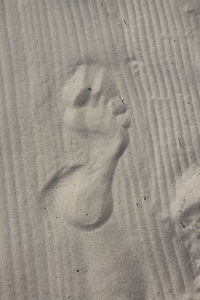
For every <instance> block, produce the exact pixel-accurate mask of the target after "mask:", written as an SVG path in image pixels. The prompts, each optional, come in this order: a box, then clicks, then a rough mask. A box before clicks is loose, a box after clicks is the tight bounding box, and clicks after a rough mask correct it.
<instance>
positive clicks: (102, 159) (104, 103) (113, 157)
mask: <svg viewBox="0 0 200 300" xmlns="http://www.w3.org/2000/svg"><path fill="white" fill-rule="evenodd" d="M62 98H63V100H64V101H66V106H67V107H66V109H65V111H64V113H63V137H64V140H65V141H68V140H69V137H70V139H71V140H72V142H73V143H76V142H77V140H78V142H79V143H80V147H81V146H82V145H85V149H87V157H88V159H87V161H86V163H85V164H84V165H81V166H78V167H75V168H73V167H72V169H71V171H69V172H63V171H61V174H59V172H58V173H57V174H56V177H55V178H54V179H53V180H51V181H50V182H49V184H47V185H46V187H45V191H43V193H42V195H43V196H42V197H43V198H45V199H46V200H45V202H46V203H48V202H49V203H51V204H50V205H49V208H48V209H47V210H46V211H47V216H48V217H49V216H50V217H51V218H54V219H56V220H57V222H60V224H64V223H67V224H70V225H74V226H77V227H79V228H83V229H86V230H91V229H95V228H97V227H99V226H101V225H102V224H104V223H105V222H106V221H107V220H108V219H109V217H110V215H111V213H112V208H113V200H112V191H111V185H112V180H113V176H114V172H115V168H116V166H117V162H118V160H119V158H120V156H121V155H122V154H123V152H124V150H125V149H126V147H127V145H128V143H129V135H128V130H127V129H128V127H129V125H130V117H129V116H128V113H127V105H126V103H125V101H124V100H123V99H122V98H121V97H120V95H119V92H118V90H117V88H116V85H115V83H114V81H113V78H112V75H111V74H110V73H109V69H108V68H104V67H102V66H97V65H80V66H78V67H77V68H76V70H75V72H74V74H73V76H72V77H71V79H70V80H69V81H68V82H67V84H66V85H65V86H64V88H63V90H62ZM66 145H67V143H66ZM52 182H53V184H52ZM48 198H50V199H51V201H48ZM46 206H47V205H46Z"/></svg>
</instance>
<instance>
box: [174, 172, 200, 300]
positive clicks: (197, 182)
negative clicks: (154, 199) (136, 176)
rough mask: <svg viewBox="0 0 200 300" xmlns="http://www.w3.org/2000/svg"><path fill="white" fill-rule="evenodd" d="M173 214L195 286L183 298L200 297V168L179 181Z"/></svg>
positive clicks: (194, 298) (192, 299)
mask: <svg viewBox="0 0 200 300" xmlns="http://www.w3.org/2000/svg"><path fill="white" fill-rule="evenodd" d="M171 211H172V216H173V220H174V224H175V228H176V233H177V237H178V239H179V240H180V239H181V240H182V241H183V244H184V245H185V250H186V251H188V254H189V256H190V259H191V262H192V265H193V269H194V276H195V278H193V286H192V287H191V288H190V291H188V293H186V294H185V296H184V297H183V299H187V300H190V299H191V300H197V299H200V169H194V170H193V169H191V170H189V171H187V172H186V174H185V175H184V176H183V178H182V179H181V180H180V181H179V182H178V183H177V188H176V200H175V202H174V203H173V205H172V209H171Z"/></svg>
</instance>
